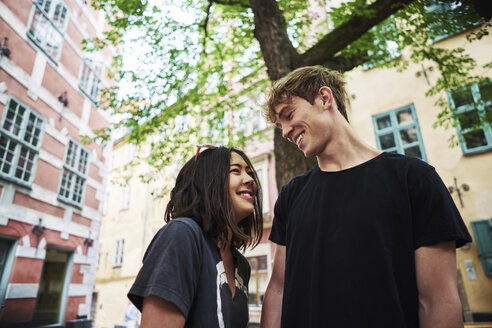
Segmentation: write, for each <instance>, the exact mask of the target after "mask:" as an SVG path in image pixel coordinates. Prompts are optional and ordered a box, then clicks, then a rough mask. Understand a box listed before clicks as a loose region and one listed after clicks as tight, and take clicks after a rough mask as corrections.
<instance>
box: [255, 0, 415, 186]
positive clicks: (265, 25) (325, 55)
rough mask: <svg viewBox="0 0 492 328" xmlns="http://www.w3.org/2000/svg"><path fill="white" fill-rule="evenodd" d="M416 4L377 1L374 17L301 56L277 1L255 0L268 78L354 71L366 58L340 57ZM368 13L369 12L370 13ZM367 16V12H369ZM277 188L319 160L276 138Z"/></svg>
mask: <svg viewBox="0 0 492 328" xmlns="http://www.w3.org/2000/svg"><path fill="white" fill-rule="evenodd" d="M413 1H414V0H376V1H375V2H373V3H372V4H371V5H369V6H368V8H367V9H368V10H369V12H371V13H372V14H371V15H364V16H362V15H353V17H352V18H351V19H350V20H348V21H347V22H345V23H343V24H342V25H340V26H339V27H337V28H336V29H335V30H333V31H332V32H330V33H328V34H327V35H325V36H324V37H323V38H322V39H321V40H320V41H319V42H318V43H317V44H315V45H314V46H313V47H311V49H308V51H306V52H305V53H304V54H302V55H299V54H298V53H297V51H296V49H295V48H294V46H293V45H292V43H291V42H290V40H289V37H288V36H287V25H286V23H285V19H284V17H283V16H282V12H281V11H280V9H279V7H278V4H277V2H276V1H275V0H251V1H250V5H251V9H252V10H253V14H254V17H255V31H254V35H255V37H256V39H258V41H259V43H260V48H261V52H262V54H263V59H264V60H265V65H266V67H267V73H268V77H269V78H270V80H271V81H276V80H278V79H280V78H281V77H283V76H285V75H286V74H288V73H289V72H290V71H292V70H293V69H295V68H296V67H299V66H305V65H325V66H326V67H330V68H333V69H337V70H339V71H342V72H344V71H346V70H349V69H352V68H353V67H354V66H356V65H358V64H360V63H361V59H362V60H363V58H342V57H340V56H336V54H337V53H338V52H339V51H340V50H342V49H344V48H345V47H346V46H347V45H349V44H351V43H352V42H353V41H355V40H357V39H358V38H359V37H360V36H362V35H363V34H364V33H365V32H367V31H368V30H369V29H370V28H371V27H373V26H374V25H377V24H379V23H380V22H382V21H383V20H384V19H386V18H387V17H389V16H390V15H391V14H393V13H394V12H396V11H398V10H399V9H401V8H403V7H404V6H406V5H407V4H409V3H411V2H413ZM367 9H366V10H367ZM366 14H367V11H366ZM274 153H275V170H276V178H277V186H278V188H279V190H280V188H281V187H282V186H283V185H284V184H285V183H287V182H288V181H289V180H290V179H291V178H293V177H294V176H296V175H298V174H301V173H302V172H305V171H306V170H307V169H309V168H310V167H312V166H313V164H314V163H315V159H314V158H313V159H306V158H305V157H304V154H303V153H302V152H301V151H299V150H298V149H297V147H296V146H295V145H294V144H292V143H290V142H288V141H286V140H285V139H284V138H282V133H281V131H280V130H278V129H276V130H275V134H274Z"/></svg>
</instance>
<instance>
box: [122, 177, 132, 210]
mask: <svg viewBox="0 0 492 328" xmlns="http://www.w3.org/2000/svg"><path fill="white" fill-rule="evenodd" d="M130 195H131V188H130V184H127V185H125V186H122V187H121V198H120V211H123V210H127V209H129V208H130Z"/></svg>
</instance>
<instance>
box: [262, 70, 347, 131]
mask: <svg viewBox="0 0 492 328" xmlns="http://www.w3.org/2000/svg"><path fill="white" fill-rule="evenodd" d="M345 84H346V83H345V81H344V80H343V77H342V74H341V73H340V72H337V71H334V70H331V69H328V68H325V67H323V66H320V65H317V66H306V67H300V68H298V69H296V70H294V71H292V72H290V73H289V74H287V75H286V76H284V77H283V78H281V79H279V80H277V81H275V82H273V85H272V88H271V91H270V95H269V97H268V99H267V102H266V103H265V107H264V115H265V117H266V119H267V120H268V121H269V122H271V123H275V120H276V118H275V107H276V106H277V105H279V104H284V103H285V104H289V103H290V102H291V99H292V96H297V97H301V98H303V99H305V100H307V101H309V103H310V104H311V105H314V100H315V99H316V96H317V95H318V92H319V89H320V88H321V87H323V86H327V87H329V88H330V89H331V92H332V93H333V97H334V98H335V102H336V104H337V107H338V111H339V112H340V113H341V114H342V115H343V117H345V119H346V120H347V121H348V117H347V110H346V106H345V104H346V101H347V92H346V91H345Z"/></svg>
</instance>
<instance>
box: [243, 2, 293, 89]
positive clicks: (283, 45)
mask: <svg viewBox="0 0 492 328" xmlns="http://www.w3.org/2000/svg"><path fill="white" fill-rule="evenodd" d="M251 9H252V10H253V13H254V16H255V30H254V35H255V37H256V39H258V41H259V42H260V48H261V53H262V54H263V59H264V61H265V66H266V67H267V73H268V77H269V78H270V80H271V81H275V80H277V79H279V78H281V77H282V76H284V75H285V74H287V73H288V72H290V71H291V70H292V69H293V68H294V67H293V60H294V58H297V56H298V54H297V51H296V50H295V48H294V46H293V45H292V43H291V42H290V40H289V37H288V35H287V24H286V22H285V19H284V16H283V15H282V12H281V11H280V9H279V7H278V4H277V2H276V1H275V0H251Z"/></svg>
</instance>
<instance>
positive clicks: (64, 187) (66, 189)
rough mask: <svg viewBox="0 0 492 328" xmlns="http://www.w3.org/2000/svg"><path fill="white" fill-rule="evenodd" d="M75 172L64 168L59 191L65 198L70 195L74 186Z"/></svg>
mask: <svg viewBox="0 0 492 328" xmlns="http://www.w3.org/2000/svg"><path fill="white" fill-rule="evenodd" d="M72 178H73V173H72V172H70V171H68V170H66V169H63V175H62V181H61V183H60V192H59V193H58V194H59V195H60V196H62V197H63V198H67V199H68V198H69V197H70V188H71V186H72Z"/></svg>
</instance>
